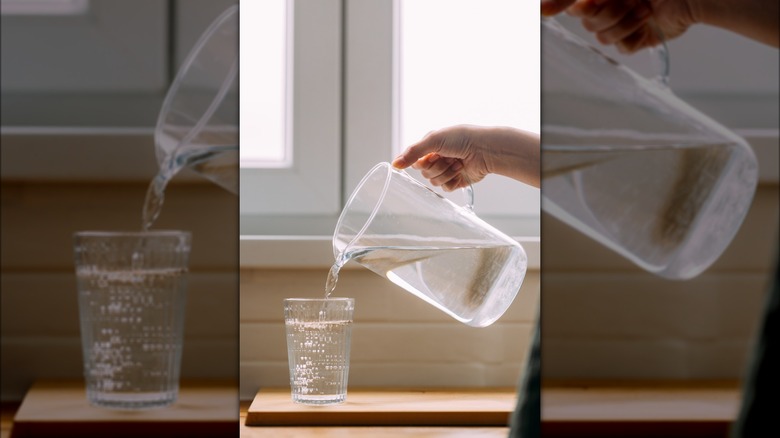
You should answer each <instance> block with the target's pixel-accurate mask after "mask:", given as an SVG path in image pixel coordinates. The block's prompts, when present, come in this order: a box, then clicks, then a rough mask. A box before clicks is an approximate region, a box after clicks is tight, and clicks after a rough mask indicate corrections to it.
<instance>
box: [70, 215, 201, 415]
mask: <svg viewBox="0 0 780 438" xmlns="http://www.w3.org/2000/svg"><path fill="white" fill-rule="evenodd" d="M190 241H191V236H190V233H188V232H184V231H150V232H103V231H82V232H77V233H76V234H75V235H74V252H75V266H76V279H77V285H78V301H79V317H80V323H81V343H82V353H83V358H84V378H85V381H86V390H87V399H88V400H89V402H90V403H92V404H93V405H96V406H100V407H107V408H118V409H144V408H152V407H161V406H167V405H170V404H172V403H173V402H174V401H175V400H176V397H177V395H178V391H179V368H180V363H181V349H182V330H183V326H184V304H185V296H186V281H187V264H188V259H189V253H190Z"/></svg>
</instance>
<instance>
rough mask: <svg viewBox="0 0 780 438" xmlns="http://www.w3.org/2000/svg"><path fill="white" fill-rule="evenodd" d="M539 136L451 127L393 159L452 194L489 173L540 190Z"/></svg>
mask: <svg viewBox="0 0 780 438" xmlns="http://www.w3.org/2000/svg"><path fill="white" fill-rule="evenodd" d="M539 155H540V151H539V137H538V135H535V134H533V133H529V132H525V131H521V130H519V129H514V128H506V127H481V126H472V125H458V126H452V127H448V128H444V129H440V130H438V131H434V132H431V133H429V134H428V135H426V136H425V137H424V138H423V139H422V140H420V141H419V142H417V143H416V144H413V145H412V146H409V147H408V148H407V149H406V150H405V151H404V152H403V153H402V154H401V155H399V156H398V157H396V158H395V160H393V166H394V167H396V168H399V169H403V168H406V167H409V166H412V168H414V169H418V170H420V173H421V174H422V176H423V177H425V178H427V179H428V180H429V181H430V183H431V184H432V185H434V186H441V187H442V188H443V189H444V190H446V191H453V190H455V189H458V188H462V187H466V186H468V185H469V184H472V183H476V182H479V181H481V180H482V179H483V178H485V176H486V175H487V174H489V173H496V174H499V175H504V176H508V177H510V178H514V179H517V180H518V181H521V182H523V183H526V184H529V185H532V186H534V187H539V179H540V177H539V173H540V169H539Z"/></svg>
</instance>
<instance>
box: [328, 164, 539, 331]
mask: <svg viewBox="0 0 780 438" xmlns="http://www.w3.org/2000/svg"><path fill="white" fill-rule="evenodd" d="M333 252H334V255H335V257H336V264H335V265H334V269H333V270H335V274H336V275H337V274H338V269H340V267H341V266H343V265H344V264H345V263H346V262H347V261H349V260H355V261H356V262H358V263H359V264H361V265H362V266H364V267H366V268H368V269H370V270H371V271H373V272H375V273H377V274H379V275H381V276H383V277H385V278H387V279H388V280H390V281H392V282H393V283H395V284H396V285H398V286H400V287H402V288H403V289H405V290H406V291H408V292H410V293H412V294H414V295H415V296H417V297H418V298H421V299H423V300H424V301H426V302H428V303H430V304H432V305H433V306H435V307H436V308H438V309H440V310H442V311H443V312H445V313H447V314H448V315H450V316H452V317H453V318H455V319H457V320H458V321H460V322H462V323H464V324H467V325H470V326H474V327H485V326H488V325H490V324H492V323H493V322H495V321H496V320H497V319H498V318H499V317H501V315H502V314H503V313H504V312H505V311H506V310H507V308H509V305H510V304H511V303H512V301H513V300H514V298H515V296H516V295H517V293H518V291H519V289H520V286H521V285H522V283H523V279H524V278H525V272H526V267H527V257H526V254H525V251H524V250H523V248H522V246H520V244H519V243H517V241H516V240H514V239H512V238H510V237H508V236H506V235H505V234H504V233H502V232H501V231H499V230H497V229H495V228H493V227H492V226H491V225H489V224H488V223H486V222H484V221H483V220H481V219H480V218H479V217H477V216H476V214H474V212H473V211H472V210H471V209H470V208H467V207H461V206H458V205H456V204H455V203H453V202H452V201H450V200H448V199H445V198H444V197H442V196H441V195H439V194H438V193H436V192H434V191H432V190H430V189H429V188H428V187H426V186H424V185H423V184H421V183H420V182H418V181H417V180H415V179H414V178H412V177H411V176H410V175H408V174H407V173H406V172H405V171H399V170H396V169H393V168H392V166H391V165H390V164H389V163H380V164H377V165H376V166H375V167H374V168H373V169H371V171H370V172H369V173H368V174H367V175H366V176H365V177H364V178H363V180H362V181H361V182H360V184H358V187H357V188H356V189H355V191H354V192H353V193H352V195H351V196H350V198H349V200H348V201H347V204H346V205H345V207H344V210H343V211H342V213H341V216H340V217H339V220H338V223H337V225H336V230H335V232H334V233H333ZM326 287H329V288H331V289H332V288H333V287H335V278H333V275H331V284H329V285H328V286H326Z"/></svg>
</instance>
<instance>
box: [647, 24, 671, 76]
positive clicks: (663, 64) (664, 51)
mask: <svg viewBox="0 0 780 438" xmlns="http://www.w3.org/2000/svg"><path fill="white" fill-rule="evenodd" d="M649 24H650V28H651V29H652V30H653V32H655V36H656V38H658V40H659V41H660V44H658V45H657V46H654V47H651V48H650V49H649V50H650V52H651V53H653V52H654V53H655V54H656V55H657V56H658V63H659V67H660V70H661V71H660V72H659V73H658V76H656V77H655V80H657V81H658V82H660V83H661V84H662V85H664V86H665V87H667V88H668V87H669V71H670V68H671V65H670V64H671V61H670V58H669V46H668V45H667V44H666V36H665V35H664V32H663V31H662V30H661V28H660V27H659V26H658V23H656V21H655V20H654V19H652V18H651V19H650V21H649Z"/></svg>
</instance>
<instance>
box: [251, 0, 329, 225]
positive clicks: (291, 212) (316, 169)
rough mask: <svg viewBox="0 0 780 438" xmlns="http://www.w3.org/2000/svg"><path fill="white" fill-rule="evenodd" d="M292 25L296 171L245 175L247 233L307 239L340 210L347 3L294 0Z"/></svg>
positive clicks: (291, 123)
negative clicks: (314, 228) (307, 234)
mask: <svg viewBox="0 0 780 438" xmlns="http://www.w3.org/2000/svg"><path fill="white" fill-rule="evenodd" d="M288 19H289V20H290V21H289V22H288V65H290V66H291V69H290V70H291V71H290V72H288V74H289V75H290V76H288V83H289V84H291V85H290V86H291V89H290V90H289V91H288V96H289V97H288V108H287V122H286V124H287V136H286V137H287V138H286V141H287V142H290V143H291V145H292V147H291V148H289V149H288V150H292V165H290V166H289V167H284V168H262V169H261V168H243V167H242V168H241V169H240V181H241V184H240V212H241V215H240V216H241V234H285V233H300V232H301V231H300V230H301V229H309V230H310V229H311V226H310V224H311V223H312V222H320V221H321V220H320V219H318V218H321V217H327V218H330V217H334V216H335V215H337V213H338V212H339V211H340V205H341V196H340V192H341V178H340V174H341V126H342V119H341V112H342V102H341V89H342V78H341V53H342V35H341V30H340V29H341V22H342V5H341V1H339V0H323V1H318V2H293V1H292V0H288ZM241 46H242V50H241V53H242V55H243V54H244V53H248V52H247V51H245V49H247V47H246V45H245V44H241ZM290 47H292V50H290ZM290 53H292V55H291V56H290ZM244 56H246V55H244ZM244 80H246V78H245V79H244ZM245 103H246V102H242V104H245ZM282 188H283V189H282ZM296 218H297V219H298V221H296V220H295V219H296ZM301 220H302V221H304V222H305V223H306V224H309V225H300V223H301V222H300V221H301ZM304 234H305V232H304Z"/></svg>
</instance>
